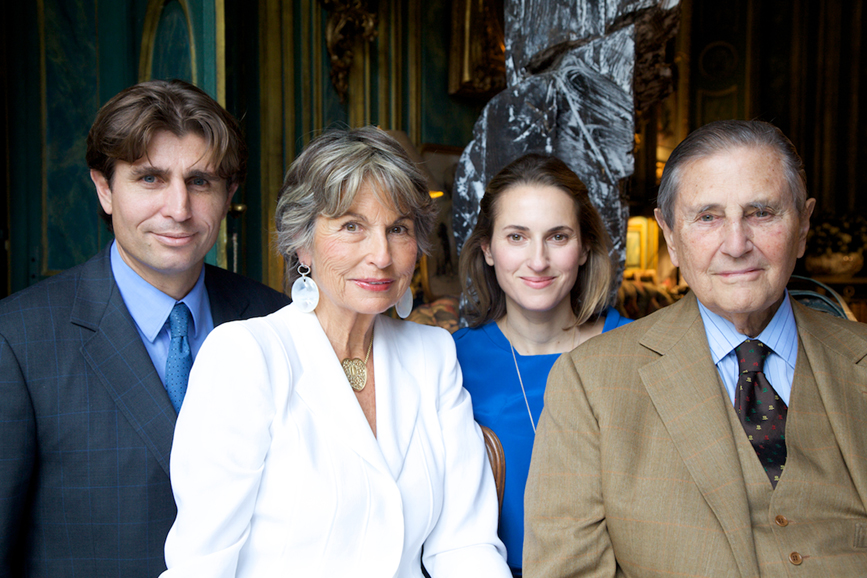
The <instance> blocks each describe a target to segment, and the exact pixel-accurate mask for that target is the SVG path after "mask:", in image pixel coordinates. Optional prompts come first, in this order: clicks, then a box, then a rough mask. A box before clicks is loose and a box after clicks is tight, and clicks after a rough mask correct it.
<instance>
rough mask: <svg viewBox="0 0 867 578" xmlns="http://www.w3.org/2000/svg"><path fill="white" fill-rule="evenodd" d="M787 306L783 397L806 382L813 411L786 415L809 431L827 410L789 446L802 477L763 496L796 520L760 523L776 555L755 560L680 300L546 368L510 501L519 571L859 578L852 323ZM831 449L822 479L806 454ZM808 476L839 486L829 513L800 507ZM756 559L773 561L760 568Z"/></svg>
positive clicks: (864, 436) (739, 482)
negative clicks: (531, 440) (793, 358)
mask: <svg viewBox="0 0 867 578" xmlns="http://www.w3.org/2000/svg"><path fill="white" fill-rule="evenodd" d="M792 307H793V309H794V314H795V320H796V323H797V325H798V335H799V341H800V347H799V351H800V353H799V356H798V362H797V367H796V369H795V378H794V382H793V396H795V395H796V392H797V391H798V388H799V383H807V382H805V381H804V380H806V379H810V380H812V379H813V378H814V379H815V387H814V388H813V390H814V391H816V390H817V391H818V395H819V397H820V398H821V402H822V405H823V406H824V412H822V410H823V408H822V407H815V408H814V407H810V408H807V407H801V408H798V407H796V406H793V407H790V419H793V416H792V413H793V412H796V416H797V417H796V418H794V419H798V420H801V421H800V422H799V429H800V430H801V431H807V432H809V431H813V430H812V429H811V422H810V420H811V419H815V416H817V415H818V413H821V416H822V419H823V420H824V419H825V418H824V416H825V415H827V417H828V421H830V424H831V427H830V428H826V429H825V430H824V431H831V432H833V433H832V434H829V435H828V436H827V437H829V438H831V437H832V438H834V439H821V440H815V439H803V438H805V437H806V438H809V436H802V438H799V440H798V441H797V443H799V444H803V445H804V446H805V447H804V448H798V450H799V453H798V455H799V456H806V457H804V458H800V457H799V458H798V460H799V462H798V468H799V469H800V470H801V472H807V475H802V476H801V478H800V479H796V477H795V476H794V473H793V472H790V471H789V470H788V469H787V470H786V472H784V474H783V477H782V478H781V480H780V484H779V485H778V486H777V490H775V493H779V492H780V490H781V488H785V494H783V493H779V494H778V495H775V496H774V498H773V501H772V502H771V506H772V508H773V507H777V506H779V504H778V502H777V498H778V497H779V498H780V499H781V500H782V497H783V496H785V498H786V501H785V504H786V507H790V508H794V509H797V513H798V515H797V516H796V518H797V519H793V520H792V523H791V524H790V525H789V526H788V528H779V529H778V528H772V530H773V532H777V531H778V530H779V533H778V534H772V536H776V537H779V539H780V540H781V543H780V545H779V552H774V551H772V552H768V551H767V548H765V549H764V550H762V551H761V554H762V555H761V556H757V551H756V540H755V539H754V538H755V537H754V531H753V522H751V517H750V505H749V502H748V497H747V490H746V488H745V482H744V474H743V470H742V468H741V463H740V461H739V458H738V451H737V443H738V442H739V440H738V439H737V438H736V437H734V436H735V435H743V432H742V431H741V432H736V434H733V429H732V423H731V422H730V416H729V414H728V412H729V407H728V405H727V404H729V401H728V399H727V398H725V397H724V395H723V393H722V389H721V384H720V378H719V374H718V373H717V370H716V368H715V367H714V365H713V362H712V361H711V357H710V353H709V349H708V345H707V338H706V336H705V331H704V326H703V324H702V321H701V317H700V315H699V311H698V305H697V302H696V300H695V297H694V296H693V295H692V294H690V295H688V296H686V297H684V298H683V299H682V300H681V301H679V302H678V303H676V304H674V305H672V306H670V307H667V308H665V309H663V310H661V311H658V312H657V313H655V314H653V315H651V316H649V317H646V318H644V319H641V320H639V321H636V322H634V323H632V324H630V325H628V326H626V327H623V328H621V329H618V330H615V331H612V332H609V333H606V334H604V335H602V336H599V337H597V338H594V339H591V340H589V341H588V342H587V343H585V344H584V345H582V346H581V347H579V348H578V349H577V350H576V351H574V352H572V353H570V354H565V355H563V357H561V358H560V360H558V362H557V363H556V364H555V366H554V368H553V369H552V371H551V374H550V376H549V379H548V387H547V391H546V394H545V410H544V412H543V414H542V417H541V420H540V423H539V430H538V433H537V436H536V443H535V446H534V451H533V459H532V464H531V467H530V476H529V479H528V482H527V488H526V494H525V508H526V517H525V543H524V575H525V576H527V577H529V578H534V577H546V578H548V577H566V576H569V577H571V576H636V577H649V576H713V577H737V576H740V577H743V578H747V577H756V576H763V577H764V576H771V575H782V576H786V575H792V576H794V575H802V576H825V575H827V576H858V575H863V576H867V515H865V511H867V325H864V324H861V323H852V322H848V321H844V320H841V319H837V318H833V317H831V316H829V315H826V314H824V313H818V312H815V311H812V310H809V309H806V308H805V307H803V306H801V305H799V304H797V303H794V302H793V304H792ZM804 356H806V358H807V359H804ZM805 368H806V369H805ZM810 368H812V372H810ZM810 373H811V374H812V375H809V374H810ZM809 383H810V384H812V383H813V382H812V381H810V382H809ZM805 389H806V388H805ZM790 401H794V398H793V400H790ZM817 412H818V413H817ZM787 433H788V432H787ZM744 439H745V438H744ZM788 443H790V444H791V443H793V441H792V440H789V441H788ZM806 446H809V447H806ZM836 448H839V451H837V449H836ZM802 450H803V451H802ZM832 450H833V451H832ZM811 452H812V453H811ZM832 454H833V459H831V457H829V458H828V459H829V460H831V461H829V462H826V463H835V464H838V468H837V470H838V471H832V472H828V471H823V467H824V466H823V462H822V459H824V458H823V457H822V456H832ZM790 455H791V454H790ZM810 456H813V457H814V458H815V459H813V458H811V457H810ZM841 456H842V458H841ZM840 464H842V466H839V465H840ZM788 465H789V464H787V466H788ZM813 472H818V474H817V475H819V477H820V478H821V479H822V480H827V479H829V478H831V479H832V480H833V483H836V482H837V480H845V483H846V484H847V485H846V488H848V490H847V492H848V493H847V495H848V496H849V497H850V499H849V503H848V505H847V506H846V507H845V508H837V509H836V510H835V511H834V512H828V511H827V506H823V511H822V512H816V511H813V510H811V504H812V503H813V501H812V496H813V493H812V492H813V490H814V489H817V488H816V485H815V484H813V483H812V482H811V480H813V479H815V478H814V477H813ZM787 473H789V474H792V475H790V476H788V477H789V478H790V479H789V480H788V483H787ZM822 483H823V484H824V485H823V486H822V488H821V489H822V490H823V491H824V492H825V494H828V495H831V496H832V497H833V495H834V494H833V492H834V490H835V488H833V487H830V488H828V487H827V484H825V482H824V481H823V482H822ZM833 483H832V484H831V486H833ZM841 483H843V482H841ZM768 488H769V489H768V491H770V485H769V484H768ZM780 503H782V502H780ZM822 503H825V504H826V503H827V501H824V502H822ZM779 507H782V506H779ZM754 514H755V513H754ZM762 517H763V516H762V514H761V513H759V515H758V518H759V519H761V518H762ZM773 519H774V515H773V512H770V513H769V518H768V521H767V523H768V524H771V525H773ZM790 530H792V531H793V532H791V533H789V534H786V533H785V532H787V531H790ZM788 536H797V543H798V545H799V546H798V547H799V550H800V551H801V552H802V553H803V554H804V559H803V561H802V562H801V563H800V565H799V566H794V565H793V564H790V563H789V561H788V560H787V557H788V556H789V554H790V553H789V552H788V551H787V550H786V549H785V548H784V546H788V544H784V543H783V542H784V541H785V539H786V538H787V537H788ZM769 556H770V558H771V559H773V558H774V557H776V561H775V562H774V563H773V564H771V565H767V564H763V565H762V566H760V564H759V559H760V558H761V559H763V560H768V559H769ZM783 562H785V564H784V563H783ZM838 562H839V563H840V564H841V565H839V566H836V565H835V564H837V563H838ZM846 568H848V569H849V570H845V569H846ZM853 568H862V569H863V573H859V572H858V571H854V573H853V572H852V571H851V569H853Z"/></svg>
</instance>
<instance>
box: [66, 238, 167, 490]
mask: <svg viewBox="0 0 867 578" xmlns="http://www.w3.org/2000/svg"><path fill="white" fill-rule="evenodd" d="M106 297H108V298H107V299H106ZM71 322H72V323H74V324H76V325H79V326H81V327H83V328H86V329H89V330H91V331H93V335H92V336H91V337H90V338H89V339H85V340H84V343H83V345H82V346H81V352H82V355H83V356H84V358H85V360H86V361H87V364H88V365H89V366H90V368H91V369H92V370H93V371H94V372H95V373H96V375H97V376H98V377H99V380H100V383H102V385H103V386H105V388H106V391H107V392H108V394H109V396H111V398H112V399H113V400H114V402H115V404H117V407H118V409H119V410H120V411H121V413H123V415H124V416H125V417H126V419H127V420H128V421H129V422H130V424H131V425H132V427H133V429H135V431H136V432H138V434H139V435H140V436H141V437H142V439H143V440H144V442H145V444H146V445H147V447H148V448H149V449H150V450H151V451H152V452H153V454H154V456H155V457H156V458H157V461H158V462H159V463H160V465H161V466H162V468H163V469H164V470H165V472H166V474H168V472H169V453H170V451H171V447H172V436H173V434H174V426H175V420H176V419H177V416H176V415H175V411H174V409H173V408H172V406H171V403H170V402H169V398H168V395H167V394H166V391H165V389H164V388H163V385H162V382H161V381H160V379H159V376H158V375H157V372H156V370H155V369H154V366H153V363H152V362H151V358H150V356H149V355H148V353H147V350H146V349H145V347H144V344H143V343H142V341H141V337H140V336H139V333H138V330H137V329H136V326H135V322H134V321H133V319H132V316H131V315H130V314H129V311H128V310H127V308H126V305H125V304H124V302H123V298H122V297H121V295H120V291H118V289H117V285H116V284H115V282H114V277H113V276H112V274H111V261H110V258H109V252H108V250H107V248H106V249H105V250H103V251H102V252H101V253H100V254H99V255H98V256H97V257H96V258H94V259H92V260H91V261H89V262H88V263H87V264H86V265H85V267H84V269H83V271H82V276H81V281H80V283H79V286H78V288H77V291H76V295H75V302H74V305H73V309H72V316H71Z"/></svg>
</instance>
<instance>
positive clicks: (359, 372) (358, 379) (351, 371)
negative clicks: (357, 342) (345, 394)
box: [340, 334, 373, 391]
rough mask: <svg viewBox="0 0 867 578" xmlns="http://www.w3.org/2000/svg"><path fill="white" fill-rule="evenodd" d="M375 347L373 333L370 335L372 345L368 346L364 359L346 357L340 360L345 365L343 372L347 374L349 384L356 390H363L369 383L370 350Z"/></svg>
mask: <svg viewBox="0 0 867 578" xmlns="http://www.w3.org/2000/svg"><path fill="white" fill-rule="evenodd" d="M372 349H373V334H371V335H370V345H368V346H367V355H365V356H364V361H361V360H360V359H358V358H357V357H353V358H352V359H344V360H343V361H341V362H340V365H341V366H343V373H345V374H346V379H348V380H349V385H351V386H352V389H354V390H355V391H361V390H362V389H364V386H365V385H367V360H368V359H370V351H371V350H372Z"/></svg>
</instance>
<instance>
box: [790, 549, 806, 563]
mask: <svg viewBox="0 0 867 578" xmlns="http://www.w3.org/2000/svg"><path fill="white" fill-rule="evenodd" d="M803 561H804V559H803V558H802V557H801V555H800V554H798V553H797V552H792V553H791V554H789V562H791V563H792V564H794V565H795V566H800V565H801V562H803Z"/></svg>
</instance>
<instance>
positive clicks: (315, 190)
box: [275, 126, 436, 288]
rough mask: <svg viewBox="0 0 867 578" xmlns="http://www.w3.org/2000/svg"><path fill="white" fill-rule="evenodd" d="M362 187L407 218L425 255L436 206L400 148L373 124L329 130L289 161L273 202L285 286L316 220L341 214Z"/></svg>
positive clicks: (292, 277) (292, 276)
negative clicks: (290, 163)
mask: <svg viewBox="0 0 867 578" xmlns="http://www.w3.org/2000/svg"><path fill="white" fill-rule="evenodd" d="M364 185H372V186H373V188H374V191H375V193H376V194H377V195H378V196H379V201H380V202H381V203H382V204H383V205H388V206H391V207H394V209H395V210H396V211H397V212H399V213H401V214H403V215H405V216H407V217H409V218H410V219H412V221H413V225H414V228H415V238H416V243H417V245H418V254H419V256H421V254H422V253H427V252H428V249H429V248H430V240H429V239H428V237H429V236H430V232H431V229H433V225H434V221H435V219H436V205H435V204H434V201H433V199H431V197H430V190H429V189H428V185H427V181H426V180H425V177H424V175H423V174H422V173H421V171H420V170H419V169H418V167H416V165H415V164H414V163H413V161H412V160H410V158H409V156H407V154H406V151H404V150H403V147H401V146H400V144H399V143H398V142H397V141H396V140H395V139H394V138H392V137H391V136H389V135H388V133H386V132H385V131H383V130H380V129H378V128H376V127H374V126H366V127H362V128H355V129H350V130H338V129H333V130H329V131H327V132H325V133H323V134H321V135H319V136H318V137H316V138H315V139H313V140H312V141H311V142H310V144H308V145H307V148H305V149H304V152H302V153H301V154H300V155H299V156H298V158H296V159H295V161H294V162H293V163H292V165H291V166H290V167H289V171H288V172H287V173H286V179H285V180H284V181H283V187H282V188H281V189H280V196H279V198H278V199H277V214H276V215H275V224H276V227H277V251H278V252H279V253H280V254H281V255H282V256H283V259H284V261H285V263H286V287H287V288H288V287H291V286H292V283H293V282H294V281H295V279H297V278H298V272H297V268H298V250H299V249H302V248H306V249H309V248H311V245H312V243H313V233H314V231H315V229H316V219H317V218H318V217H319V216H320V215H322V216H324V217H328V218H335V217H339V216H341V215H344V214H346V212H347V211H349V208H350V207H351V206H352V203H353V202H354V201H355V197H356V195H357V194H358V193H359V192H360V191H361V189H362V187H363V186H364ZM305 265H309V263H305Z"/></svg>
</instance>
